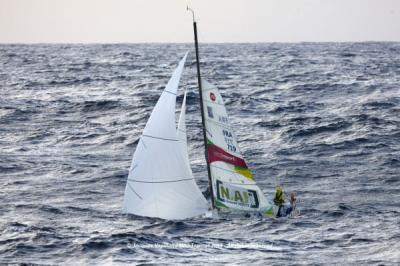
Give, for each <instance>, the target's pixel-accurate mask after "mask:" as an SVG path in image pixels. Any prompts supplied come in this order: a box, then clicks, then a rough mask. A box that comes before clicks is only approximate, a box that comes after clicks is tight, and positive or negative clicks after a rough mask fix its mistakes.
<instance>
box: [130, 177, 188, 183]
mask: <svg viewBox="0 0 400 266" xmlns="http://www.w3.org/2000/svg"><path fill="white" fill-rule="evenodd" d="M128 180H129V181H132V182H136V183H151V184H162V183H176V182H183V181H189V180H194V178H185V179H179V180H167V181H142V180H136V179H131V178H128Z"/></svg>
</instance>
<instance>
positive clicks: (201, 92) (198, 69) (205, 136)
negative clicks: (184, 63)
mask: <svg viewBox="0 0 400 266" xmlns="http://www.w3.org/2000/svg"><path fill="white" fill-rule="evenodd" d="M187 10H189V11H191V12H192V15H193V30H194V47H195V50H196V66H197V83H198V84H199V96H200V111H201V123H202V125H203V139H204V155H205V157H206V164H207V174H208V187H209V191H210V194H211V207H212V208H213V209H215V204H214V191H213V185H212V179H211V170H210V164H209V163H208V151H207V135H206V126H205V123H204V107H203V91H202V86H201V75H200V59H199V44H198V41H197V24H196V20H195V19H194V12H193V10H192V9H190V8H189V7H187Z"/></svg>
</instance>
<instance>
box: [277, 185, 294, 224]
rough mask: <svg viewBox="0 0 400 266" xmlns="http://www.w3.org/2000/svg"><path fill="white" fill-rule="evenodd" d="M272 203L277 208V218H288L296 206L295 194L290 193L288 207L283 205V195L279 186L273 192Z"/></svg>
mask: <svg viewBox="0 0 400 266" xmlns="http://www.w3.org/2000/svg"><path fill="white" fill-rule="evenodd" d="M274 203H275V205H276V206H278V207H279V209H278V213H277V215H276V216H277V217H285V216H288V215H289V214H290V213H291V212H292V211H293V209H294V207H295V204H296V193H295V192H292V193H290V205H287V204H285V195H284V194H283V190H282V187H281V186H278V188H277V189H276V192H275V197H274Z"/></svg>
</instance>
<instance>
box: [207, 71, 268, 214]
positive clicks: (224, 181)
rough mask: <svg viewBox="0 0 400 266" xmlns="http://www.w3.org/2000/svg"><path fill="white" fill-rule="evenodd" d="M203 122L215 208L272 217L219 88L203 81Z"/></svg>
mask: <svg viewBox="0 0 400 266" xmlns="http://www.w3.org/2000/svg"><path fill="white" fill-rule="evenodd" d="M201 84H202V85H203V86H202V87H203V92H202V96H203V97H202V98H203V110H204V120H205V121H204V123H205V128H206V137H207V143H206V145H207V153H208V162H207V163H209V164H210V172H211V180H212V186H213V194H214V203H215V206H216V207H217V208H220V209H227V210H237V211H254V212H260V213H262V214H264V215H267V216H274V207H273V205H272V204H271V203H270V202H269V201H268V200H267V199H266V198H265V196H264V194H263V193H262V191H261V190H260V188H259V187H258V186H257V184H256V182H255V181H254V178H253V175H252V173H251V171H250V169H249V168H248V167H247V165H246V162H245V160H244V159H243V156H242V155H241V153H240V151H239V146H238V144H237V140H236V136H235V133H234V131H233V129H232V126H231V124H230V122H229V118H228V115H227V113H226V109H225V105H224V102H223V100H222V97H221V94H220V93H219V91H218V88H217V87H215V86H214V85H212V84H210V83H208V82H207V81H206V80H204V79H202V80H201Z"/></svg>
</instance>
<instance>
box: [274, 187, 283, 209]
mask: <svg viewBox="0 0 400 266" xmlns="http://www.w3.org/2000/svg"><path fill="white" fill-rule="evenodd" d="M284 202H285V195H283V191H282V187H281V186H279V187H278V188H277V189H276V192H275V197H274V203H275V205H277V206H280V205H282V204H283V203H284Z"/></svg>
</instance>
